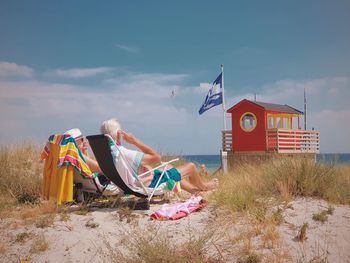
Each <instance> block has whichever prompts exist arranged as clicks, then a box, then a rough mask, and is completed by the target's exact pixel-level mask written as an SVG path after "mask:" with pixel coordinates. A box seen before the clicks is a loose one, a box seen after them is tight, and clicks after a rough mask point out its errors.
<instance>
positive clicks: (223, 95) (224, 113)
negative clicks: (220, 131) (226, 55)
mask: <svg viewBox="0 0 350 263" xmlns="http://www.w3.org/2000/svg"><path fill="white" fill-rule="evenodd" d="M221 74H222V75H221V77H222V111H223V117H224V131H226V107H225V88H224V86H225V85H224V65H222V64H221Z"/></svg>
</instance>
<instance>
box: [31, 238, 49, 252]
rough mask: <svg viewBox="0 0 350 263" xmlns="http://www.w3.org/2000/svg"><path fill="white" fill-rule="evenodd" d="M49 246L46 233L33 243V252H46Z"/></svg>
mask: <svg viewBox="0 0 350 263" xmlns="http://www.w3.org/2000/svg"><path fill="white" fill-rule="evenodd" d="M48 248H49V242H48V241H47V239H46V238H45V236H44V235H39V236H37V237H36V238H35V239H34V241H33V244H32V248H31V252H33V253H38V252H44V251H46V250H47V249H48Z"/></svg>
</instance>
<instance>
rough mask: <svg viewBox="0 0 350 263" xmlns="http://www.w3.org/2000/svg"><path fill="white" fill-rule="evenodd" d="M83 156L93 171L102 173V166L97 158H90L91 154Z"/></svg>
mask: <svg viewBox="0 0 350 263" xmlns="http://www.w3.org/2000/svg"><path fill="white" fill-rule="evenodd" d="M83 156H84V159H85V162H86V164H87V165H88V166H89V168H90V170H91V171H92V172H98V173H102V171H101V168H100V166H99V165H98V163H97V161H96V160H94V159H92V158H90V157H89V156H87V155H85V154H83Z"/></svg>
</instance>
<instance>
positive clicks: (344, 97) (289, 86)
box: [0, 68, 350, 154]
mask: <svg viewBox="0 0 350 263" xmlns="http://www.w3.org/2000/svg"><path fill="white" fill-rule="evenodd" d="M99 69H101V68H99ZM102 69H105V68H102ZM107 69H108V68H107ZM83 70H84V69H83ZM102 72H104V71H103V70H102V71H101V73H102ZM77 74H78V73H77ZM89 74H92V75H91V76H93V73H86V72H85V73H81V74H80V76H88V75H89ZM96 74H99V73H96ZM73 75H74V74H73ZM78 75H79V74H78ZM65 76H66V75H65ZM103 76H104V77H108V79H102V80H101V79H100V81H98V82H97V83H96V81H95V80H96V79H93V80H94V82H93V83H96V84H90V85H89V87H87V86H84V85H83V84H80V85H78V84H75V85H72V84H61V83H56V82H49V81H39V80H33V79H31V80H21V81H19V80H17V81H14V80H0V112H1V113H3V114H1V115H0V129H1V130H2V134H1V137H0V142H1V143H7V142H9V141H11V140H16V139H18V138H21V139H24V138H29V137H30V138H35V139H36V140H39V141H41V142H42V141H43V140H45V139H46V138H47V136H48V135H50V134H51V133H55V132H63V131H65V130H68V129H70V128H73V127H79V128H81V129H82V130H83V132H84V133H86V134H95V133H98V132H99V125H100V123H101V121H102V120H104V119H107V118H111V117H117V118H119V119H120V121H121V123H122V125H123V127H124V128H125V129H126V130H128V131H131V132H133V133H134V134H135V135H137V136H138V137H140V138H141V139H143V140H144V141H145V142H146V143H149V144H150V145H152V146H154V147H156V148H158V149H159V148H161V149H163V152H167V153H172V154H178V153H182V154H189V153H192V154H212V153H219V149H220V144H221V137H220V136H221V132H220V130H221V129H222V122H223V121H222V110H221V106H217V107H214V108H212V109H211V110H209V111H207V112H205V113H204V114H203V115H199V114H198V110H199V107H200V105H201V104H202V102H203V100H204V98H205V94H206V93H207V91H208V89H209V88H210V87H211V84H209V83H208V84H204V85H203V84H201V85H200V86H199V87H198V86H186V85H184V81H187V79H188V78H189V76H188V75H186V74H159V73H155V74H147V73H134V72H122V73H121V72H118V73H117V72H116V71H113V70H112V71H111V72H110V73H109V74H108V75H103ZM64 80H65V78H63V81H64ZM60 82H62V79H61V80H60ZM349 83H350V80H349V78H346V77H336V78H323V79H315V80H307V81H295V80H280V81H276V82H274V83H270V84H266V85H264V86H263V87H262V91H261V94H258V100H259V101H265V102H272V103H281V104H289V105H291V106H293V107H296V108H298V109H300V110H303V90H304V87H306V90H307V94H308V127H315V129H316V130H320V131H321V151H322V152H350V140H348V138H347V137H348V132H349V130H350V127H349V124H348V122H346V120H349V119H350V103H348V101H349V99H350V96H349V95H350V93H349V90H350V89H349ZM94 85H95V86H94ZM172 90H175V91H176V96H175V97H173V96H171V92H172ZM199 94H200V95H199ZM244 98H248V99H253V98H254V95H253V94H241V95H240V96H236V97H234V98H229V97H227V99H226V102H230V104H229V103H227V105H226V106H227V108H229V107H231V106H233V104H235V103H237V102H238V101H240V100H241V99H244ZM231 103H233V104H231ZM228 123H230V121H228ZM335 133H336V137H335V136H334V134H335Z"/></svg>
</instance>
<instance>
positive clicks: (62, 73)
mask: <svg viewBox="0 0 350 263" xmlns="http://www.w3.org/2000/svg"><path fill="white" fill-rule="evenodd" d="M111 71H113V68H110V67H99V68H72V69H56V70H54V71H53V74H54V75H56V76H59V77H64V78H86V77H94V76H96V75H98V74H102V73H107V72H111Z"/></svg>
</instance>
